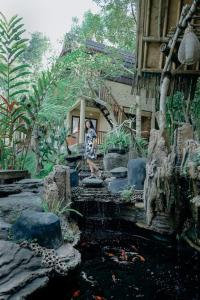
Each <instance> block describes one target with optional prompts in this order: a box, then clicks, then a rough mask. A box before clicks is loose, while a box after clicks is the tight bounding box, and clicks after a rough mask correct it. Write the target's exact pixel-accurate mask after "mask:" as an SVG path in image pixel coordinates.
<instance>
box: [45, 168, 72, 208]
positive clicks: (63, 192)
mask: <svg viewBox="0 0 200 300" xmlns="http://www.w3.org/2000/svg"><path fill="white" fill-rule="evenodd" d="M43 198H44V200H45V201H46V202H52V201H60V202H63V205H67V204H68V203H69V202H70V201H71V185H70V168H69V167H66V166H62V165H57V166H55V167H54V169H53V171H52V172H51V173H50V174H49V175H48V176H47V177H46V178H45V180H44V192H43Z"/></svg>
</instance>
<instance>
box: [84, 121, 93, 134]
mask: <svg viewBox="0 0 200 300" xmlns="http://www.w3.org/2000/svg"><path fill="white" fill-rule="evenodd" d="M87 122H88V123H90V128H92V129H94V125H93V123H92V121H91V120H86V121H85V129H86V132H87V131H88V128H87V126H86V123H87Z"/></svg>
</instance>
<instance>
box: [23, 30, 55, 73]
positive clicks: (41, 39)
mask: <svg viewBox="0 0 200 300" xmlns="http://www.w3.org/2000/svg"><path fill="white" fill-rule="evenodd" d="M49 49H50V41H49V39H48V38H47V37H46V36H45V35H43V34H42V33H41V32H33V33H32V34H31V38H30V40H29V42H28V45H27V47H26V49H25V51H24V53H23V54H22V55H21V58H20V59H21V60H22V61H24V62H26V63H28V64H29V65H31V67H32V69H33V73H34V74H39V71H41V69H42V68H41V66H42V65H43V59H44V55H45V54H46V52H47V51H48V50H49Z"/></svg>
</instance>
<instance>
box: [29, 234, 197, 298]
mask: <svg viewBox="0 0 200 300" xmlns="http://www.w3.org/2000/svg"><path fill="white" fill-rule="evenodd" d="M77 248H78V249H79V251H80V252H81V254H82V264H81V266H80V268H79V269H78V270H76V271H74V272H71V274H70V275H69V276H68V278H54V279H53V280H51V282H50V284H49V286H48V287H47V288H46V289H44V290H43V291H40V292H39V293H36V294H35V295H34V296H33V297H31V298H30V299H31V300H35V299H45V300H46V299H48V300H49V299H56V300H73V299H77V300H81V299H83V300H91V299H94V300H105V299H107V300H111V299H114V300H123V299H148V300H150V299H159V300H160V299H161V300H164V299H173V300H179V299H180V300H181V299H184V300H197V299H200V255H199V254H198V253H197V252H195V251H192V250H191V249H189V248H187V247H186V246H185V245H184V246H183V245H181V244H179V245H173V246H172V245H170V244H167V243H161V242H158V241H155V240H149V239H148V238H146V237H139V236H132V237H130V236H129V235H120V236H115V237H113V238H112V239H109V240H108V239H102V240H98V241H97V240H95V239H94V238H93V239H89V238H88V237H87V238H84V237H83V238H82V240H81V242H80V244H79V245H78V247H77Z"/></svg>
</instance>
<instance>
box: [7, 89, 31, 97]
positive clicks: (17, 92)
mask: <svg viewBox="0 0 200 300" xmlns="http://www.w3.org/2000/svg"><path fill="white" fill-rule="evenodd" d="M28 92H29V90H25V89H24V90H19V91H16V92H14V93H12V94H11V95H10V97H11V98H12V97H14V96H16V95H18V94H26V93H28Z"/></svg>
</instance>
